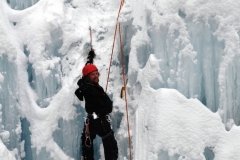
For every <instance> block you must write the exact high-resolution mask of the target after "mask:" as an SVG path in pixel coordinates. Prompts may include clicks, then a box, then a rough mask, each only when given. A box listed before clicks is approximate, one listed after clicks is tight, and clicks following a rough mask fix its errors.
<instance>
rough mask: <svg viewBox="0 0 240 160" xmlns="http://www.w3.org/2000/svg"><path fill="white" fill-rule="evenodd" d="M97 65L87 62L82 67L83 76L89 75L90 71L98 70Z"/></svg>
mask: <svg viewBox="0 0 240 160" xmlns="http://www.w3.org/2000/svg"><path fill="white" fill-rule="evenodd" d="M97 70H98V69H97V67H96V66H95V65H93V64H87V65H85V66H84V67H83V69H82V74H83V76H86V75H88V74H89V73H91V72H93V71H97Z"/></svg>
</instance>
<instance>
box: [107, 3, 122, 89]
mask: <svg viewBox="0 0 240 160" xmlns="http://www.w3.org/2000/svg"><path fill="white" fill-rule="evenodd" d="M123 4H124V0H121V3H120V7H119V10H118V16H117V24H116V26H115V31H114V39H113V44H112V53H111V58H110V63H109V67H108V76H107V84H106V89H105V92H107V87H108V81H109V75H110V69H111V66H112V57H113V50H114V44H115V40H116V33H117V27H118V19H119V16H120V11H121V9H122V6H123Z"/></svg>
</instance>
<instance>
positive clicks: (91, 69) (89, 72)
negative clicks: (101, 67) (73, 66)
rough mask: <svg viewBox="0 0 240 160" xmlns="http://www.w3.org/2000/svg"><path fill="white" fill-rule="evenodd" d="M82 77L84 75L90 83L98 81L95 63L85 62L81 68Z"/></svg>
mask: <svg viewBox="0 0 240 160" xmlns="http://www.w3.org/2000/svg"><path fill="white" fill-rule="evenodd" d="M82 74H83V77H86V79H87V80H88V81H90V82H92V83H98V82H99V72H98V69H97V67H96V66H95V65H93V64H87V65H85V66H84V67H83V69H82Z"/></svg>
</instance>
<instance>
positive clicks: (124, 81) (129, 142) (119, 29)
mask: <svg viewBox="0 0 240 160" xmlns="http://www.w3.org/2000/svg"><path fill="white" fill-rule="evenodd" d="M118 31H119V38H120V52H121V59H122V76H123V83H124V88H125V90H124V97H125V104H126V113H127V127H128V145H129V154H130V160H132V150H131V135H130V125H129V119H128V102H127V92H126V80H125V73H124V57H123V50H122V36H121V35H122V34H121V28H120V24H118Z"/></svg>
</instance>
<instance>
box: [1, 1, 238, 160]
mask: <svg viewBox="0 0 240 160" xmlns="http://www.w3.org/2000/svg"><path fill="white" fill-rule="evenodd" d="M119 4H120V1H112V0H105V1H98V0H86V1H85V0H40V1H37V0H31V1H30V0H18V1H17V0H0V126H1V128H0V159H4V160H13V159H18V160H20V159H21V160H74V159H79V158H80V156H81V152H80V150H81V146H80V136H81V132H82V128H83V120H84V116H85V110H84V102H79V101H78V99H77V98H76V97H75V95H74V91H75V89H76V88H77V85H76V82H77V80H78V78H79V77H80V76H81V69H82V67H83V66H84V64H85V61H86V56H87V53H88V51H89V49H90V44H89V42H90V37H89V30H88V28H89V26H91V28H92V30H93V47H94V49H95V50H96V54H97V56H96V59H95V64H96V65H97V66H98V68H99V70H100V73H101V77H100V85H102V86H103V87H105V85H106V79H107V70H108V65H109V60H110V53H111V49H112V42H113V35H114V28H115V25H116V17H117V12H118V7H119ZM239 7H240V2H237V1H234V0H227V1H224V0H219V1H216V2H215V1H211V0H205V1H203V0H178V1H174V0H171V1H169V0H162V1H160V0H148V1H137V0H125V2H124V5H123V8H122V10H121V14H120V20H119V22H120V23H121V30H122V39H123V51H124V60H125V62H126V63H125V73H126V76H127V77H128V83H127V95H128V96H127V98H128V104H129V115H130V117H129V118H130V127H131V138H132V146H131V148H132V150H133V159H135V160H145V159H151V160H158V159H160V160H204V159H208V160H213V159H214V160H239V159H240V153H239V150H240V127H239V125H240V99H239V97H240V73H239V69H240V51H239V48H240V47H239V35H240V32H239V30H240V23H239V22H240V16H239V15H240V11H239ZM117 38H118V37H117ZM119 50H120V46H119V40H117V41H116V44H115V50H114V57H113V66H112V68H111V75H110V82H109V86H108V87H109V89H108V94H109V96H110V97H111V98H112V100H113V101H114V110H113V113H112V125H113V130H114V131H115V135H116V138H117V141H118V146H119V159H121V160H124V159H129V153H128V147H129V146H128V138H127V132H126V130H127V125H126V111H125V103H124V100H123V99H121V98H120V97H119V93H120V89H121V87H122V86H123V82H122V78H121V77H122V76H121V59H120V55H119ZM94 146H95V148H94V149H95V159H101V160H103V159H104V157H103V147H102V143H101V139H100V138H97V139H96V140H95V142H94Z"/></svg>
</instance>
